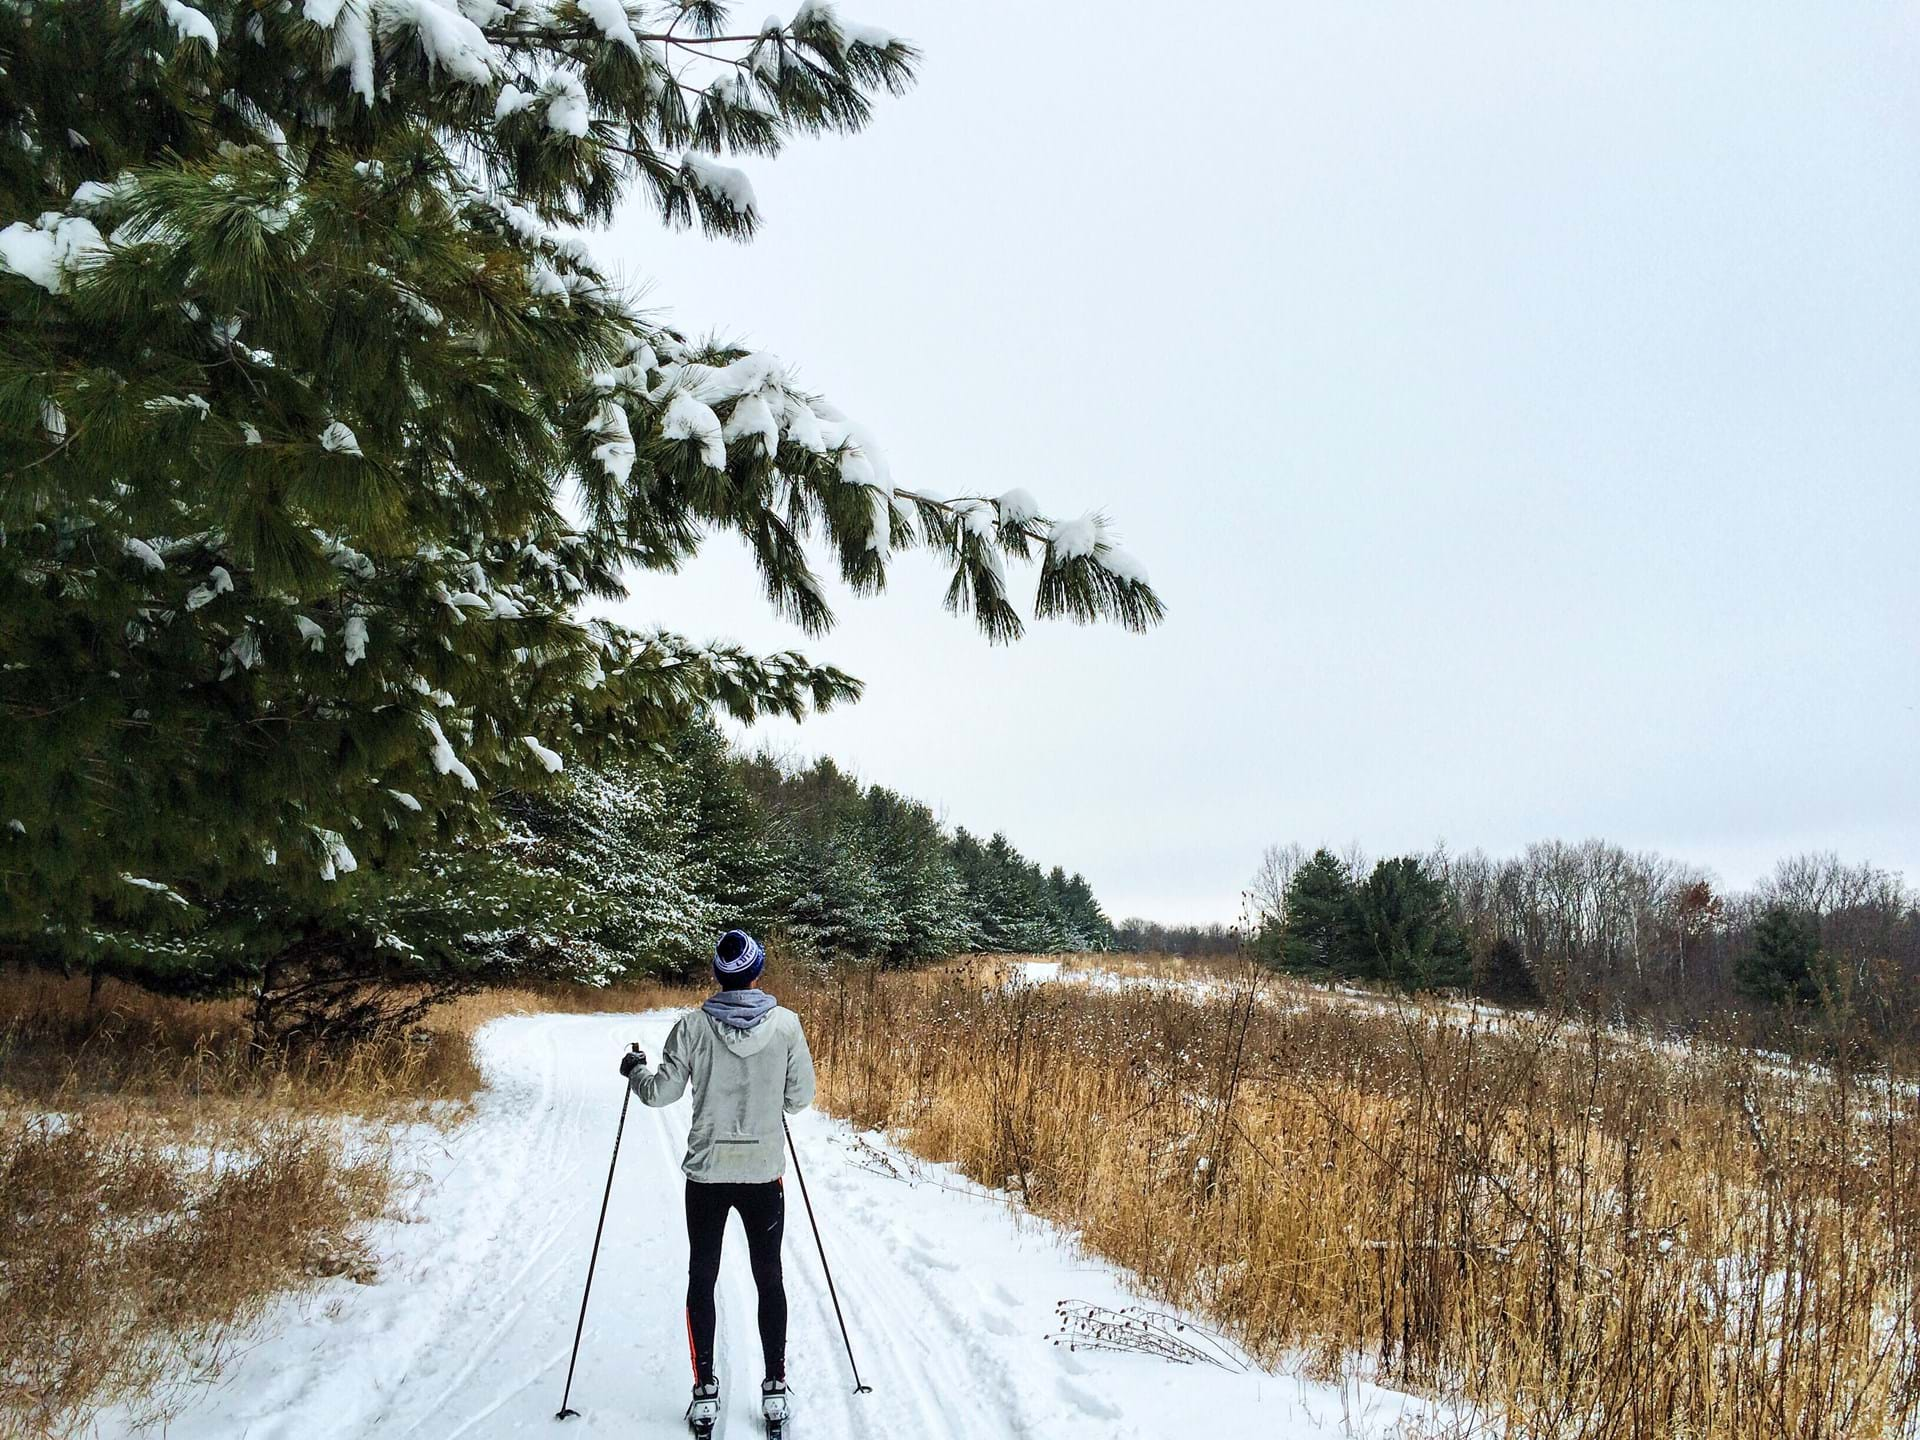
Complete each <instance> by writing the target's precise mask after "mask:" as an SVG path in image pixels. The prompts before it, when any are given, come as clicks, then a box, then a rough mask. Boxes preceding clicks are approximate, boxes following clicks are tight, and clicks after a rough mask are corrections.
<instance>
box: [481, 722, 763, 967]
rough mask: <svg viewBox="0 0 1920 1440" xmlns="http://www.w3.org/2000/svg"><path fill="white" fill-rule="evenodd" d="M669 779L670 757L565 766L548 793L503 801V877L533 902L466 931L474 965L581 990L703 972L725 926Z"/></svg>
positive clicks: (691, 821) (690, 821)
mask: <svg viewBox="0 0 1920 1440" xmlns="http://www.w3.org/2000/svg"><path fill="white" fill-rule="evenodd" d="M673 778H674V776H673V773H672V767H671V761H670V760H668V759H666V758H665V757H662V756H658V755H652V754H646V755H640V756H635V757H632V758H628V759H622V760H618V761H615V762H613V763H612V764H610V765H608V766H605V767H600V768H595V767H589V766H585V765H576V766H574V767H572V768H571V769H570V770H569V771H568V772H567V778H566V780H565V781H564V782H563V783H562V784H560V785H559V786H557V787H555V788H553V789H551V790H547V791H544V792H535V793H532V794H515V795H512V796H509V797H507V798H506V799H505V801H504V808H505V809H506V811H507V812H508V815H509V816H510V822H509V824H508V827H507V838H506V841H505V843H504V845H502V846H501V847H498V848H499V849H500V850H502V851H504V852H505V854H504V855H503V856H502V865H503V869H505V870H506V871H507V872H508V873H509V874H512V875H514V876H515V878H520V879H525V880H528V881H531V882H533V883H535V884H537V885H539V886H540V887H541V890H542V892H543V900H544V903H542V904H540V905H539V906H537V907H532V908H530V909H529V910H528V911H527V912H526V913H525V914H524V917H523V918H520V919H518V922H517V923H514V924H511V925H505V926H495V927H493V928H492V929H490V930H488V931H485V932H481V933H475V934H471V935H469V936H468V944H469V946H470V948H471V949H472V950H473V952H474V953H475V955H476V956H477V957H479V958H480V959H481V961H482V963H485V964H489V965H492V966H495V967H498V968H501V969H504V970H507V971H509V972H511V971H513V970H516V969H529V970H532V971H534V972H536V973H538V974H541V975H545V976H553V975H560V976H564V977H566V978H569V979H575V980H583V981H586V982H587V983H589V984H605V983H606V982H607V981H609V980H611V979H614V978H616V977H618V976H619V975H621V974H624V973H627V972H631V971H641V972H654V973H659V972H670V973H672V972H682V973H684V972H690V971H694V970H696V969H697V968H698V967H699V966H702V965H704V963H705V962H706V960H707V958H708V954H709V951H710V948H711V946H712V944H713V937H714V934H715V933H716V931H717V930H720V929H723V928H725V925H726V923H728V922H727V919H726V917H724V916H723V915H722V914H721V912H720V911H719V910H718V908H717V907H716V906H715V905H714V903H713V901H712V900H711V899H710V898H709V896H708V894H707V889H708V887H709V885H710V884H711V879H712V874H711V871H712V867H711V866H710V864H709V863H708V862H707V861H706V859H705V857H704V856H703V855H702V854H701V853H700V850H699V847H698V845H697V844H696V842H695V838H694V826H695V818H696V817H695V812H694V811H693V810H692V809H691V808H682V807H680V806H679V805H676V804H675V803H674V802H673V800H672V799H671V798H670V796H669V783H670V782H671V781H672V780H673ZM676 788H677V787H676Z"/></svg>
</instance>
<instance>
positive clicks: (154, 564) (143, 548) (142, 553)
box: [120, 535, 167, 570]
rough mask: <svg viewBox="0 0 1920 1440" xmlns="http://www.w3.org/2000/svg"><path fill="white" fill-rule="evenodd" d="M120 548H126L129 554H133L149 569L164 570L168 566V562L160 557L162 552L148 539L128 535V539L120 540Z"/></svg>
mask: <svg viewBox="0 0 1920 1440" xmlns="http://www.w3.org/2000/svg"><path fill="white" fill-rule="evenodd" d="M120 548H121V549H123V550H125V551H126V552H127V554H129V555H131V556H133V557H134V558H135V559H136V560H138V561H139V562H140V563H141V564H142V565H144V566H146V567H147V569H149V570H164V569H166V568H167V562H166V561H164V560H162V559H161V558H160V552H159V551H158V550H156V549H154V548H153V546H151V545H149V544H148V543H147V542H146V541H144V540H141V539H138V538H137V537H135V536H132V535H129V536H127V537H126V539H124V540H122V541H121V542H120Z"/></svg>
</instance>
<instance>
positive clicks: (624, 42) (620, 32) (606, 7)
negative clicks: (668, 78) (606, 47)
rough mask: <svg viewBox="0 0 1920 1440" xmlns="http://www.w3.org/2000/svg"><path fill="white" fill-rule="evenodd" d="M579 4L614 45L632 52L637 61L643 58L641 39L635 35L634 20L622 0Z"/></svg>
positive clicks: (586, 0)
mask: <svg viewBox="0 0 1920 1440" xmlns="http://www.w3.org/2000/svg"><path fill="white" fill-rule="evenodd" d="M578 4H579V6H580V8H581V10H583V11H584V12H586V16H587V18H588V19H589V20H591V21H593V24H594V28H595V29H597V30H598V31H599V32H600V33H601V34H602V35H604V36H606V37H607V39H609V40H611V41H613V43H614V44H616V45H621V46H624V47H625V48H626V49H628V50H630V51H632V52H633V56H634V58H635V59H636V60H637V59H640V58H641V51H640V39H639V37H638V36H636V35H635V34H634V33H633V19H632V17H631V16H629V15H628V14H627V7H626V6H624V5H622V4H621V3H620V0H578Z"/></svg>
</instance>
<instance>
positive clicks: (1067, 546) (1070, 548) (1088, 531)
mask: <svg viewBox="0 0 1920 1440" xmlns="http://www.w3.org/2000/svg"><path fill="white" fill-rule="evenodd" d="M1100 531H1101V525H1100V517H1099V516H1098V515H1094V514H1091V513H1089V514H1086V515H1082V516H1081V517H1080V518H1079V519H1078V520H1056V521H1055V522H1054V524H1053V533H1052V535H1051V536H1050V537H1049V538H1048V540H1047V546H1048V548H1049V549H1051V550H1052V551H1053V553H1054V557H1055V558H1056V559H1060V560H1078V559H1081V558H1082V557H1084V556H1088V555H1092V554H1094V553H1095V552H1096V551H1097V550H1098V549H1099V548H1100Z"/></svg>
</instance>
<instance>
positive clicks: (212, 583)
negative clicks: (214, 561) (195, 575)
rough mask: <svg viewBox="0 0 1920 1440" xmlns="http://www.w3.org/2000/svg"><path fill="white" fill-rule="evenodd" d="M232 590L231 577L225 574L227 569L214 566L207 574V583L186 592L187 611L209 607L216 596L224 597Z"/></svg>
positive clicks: (221, 566)
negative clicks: (204, 606)
mask: <svg viewBox="0 0 1920 1440" xmlns="http://www.w3.org/2000/svg"><path fill="white" fill-rule="evenodd" d="M232 589H233V576H231V575H230V574H228V573H227V567H226V566H224V565H216V566H214V567H213V569H212V570H210V571H208V572H207V583H206V584H204V585H196V586H194V587H193V589H191V590H189V591H188V592H187V609H189V610H198V609H199V608H200V607H201V606H203V605H210V604H212V603H213V600H214V598H215V597H216V596H220V595H225V594H227V593H229V592H230V591H231V590H232Z"/></svg>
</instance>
